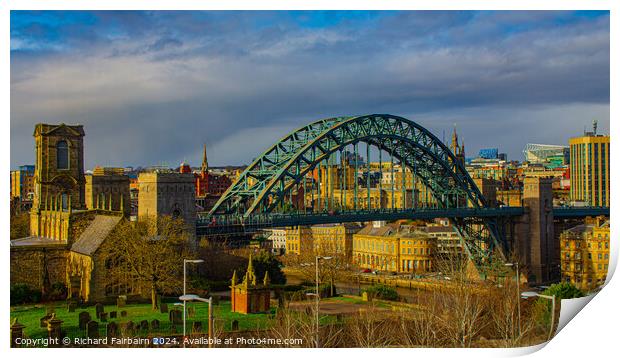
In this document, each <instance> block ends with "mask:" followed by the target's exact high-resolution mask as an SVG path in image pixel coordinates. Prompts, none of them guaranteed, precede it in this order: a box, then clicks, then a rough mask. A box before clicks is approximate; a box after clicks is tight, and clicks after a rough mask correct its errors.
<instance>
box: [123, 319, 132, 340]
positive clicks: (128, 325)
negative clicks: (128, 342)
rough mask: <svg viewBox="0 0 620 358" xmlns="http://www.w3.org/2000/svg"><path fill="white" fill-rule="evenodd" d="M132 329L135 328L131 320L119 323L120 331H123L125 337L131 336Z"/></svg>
mask: <svg viewBox="0 0 620 358" xmlns="http://www.w3.org/2000/svg"><path fill="white" fill-rule="evenodd" d="M134 329H135V326H134V323H133V321H128V322H124V323H121V332H122V333H123V335H124V336H125V337H131V336H133V335H134Z"/></svg>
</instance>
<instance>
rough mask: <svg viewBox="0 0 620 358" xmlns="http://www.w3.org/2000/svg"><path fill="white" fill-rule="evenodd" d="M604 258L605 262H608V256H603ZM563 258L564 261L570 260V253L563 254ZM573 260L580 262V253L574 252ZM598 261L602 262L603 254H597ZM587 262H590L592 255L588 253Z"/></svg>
mask: <svg viewBox="0 0 620 358" xmlns="http://www.w3.org/2000/svg"><path fill="white" fill-rule="evenodd" d="M604 257H605V260H608V259H609V254H605V255H604ZM564 258H565V259H570V258H571V257H570V252H566V253H564ZM573 258H574V259H576V260H580V259H581V252H575V254H574V255H573ZM598 259H599V260H602V259H603V254H601V253H599V254H598ZM588 260H592V253H591V252H588Z"/></svg>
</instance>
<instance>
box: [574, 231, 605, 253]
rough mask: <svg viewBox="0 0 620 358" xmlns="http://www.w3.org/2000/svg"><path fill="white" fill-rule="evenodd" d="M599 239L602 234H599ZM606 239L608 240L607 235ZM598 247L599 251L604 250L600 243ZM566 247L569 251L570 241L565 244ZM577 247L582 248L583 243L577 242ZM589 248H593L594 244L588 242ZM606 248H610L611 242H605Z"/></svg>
mask: <svg viewBox="0 0 620 358" xmlns="http://www.w3.org/2000/svg"><path fill="white" fill-rule="evenodd" d="M599 238H600V234H599ZM605 238H607V235H605ZM597 246H598V248H599V249H602V248H603V243H602V242H599V243H598V245H597ZM564 247H565V248H567V249H568V248H570V241H568V240H567V241H566V242H564ZM575 247H576V248H578V249H579V248H581V242H580V241H577V242H575ZM588 248H589V249H591V248H592V243H591V242H588ZM605 248H606V249H608V248H609V242H605Z"/></svg>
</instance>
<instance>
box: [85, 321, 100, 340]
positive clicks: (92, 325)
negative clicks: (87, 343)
mask: <svg viewBox="0 0 620 358" xmlns="http://www.w3.org/2000/svg"><path fill="white" fill-rule="evenodd" d="M86 337H89V338H99V323H98V322H97V321H90V322H88V323H87V324H86Z"/></svg>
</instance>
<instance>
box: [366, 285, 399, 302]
mask: <svg viewBox="0 0 620 358" xmlns="http://www.w3.org/2000/svg"><path fill="white" fill-rule="evenodd" d="M362 292H366V293H367V294H368V296H369V297H376V298H379V299H382V300H389V301H396V300H398V292H396V290H395V289H394V288H393V287H390V286H386V285H383V284H377V285H372V286H370V287H367V288H366V289H364V290H363V291H362Z"/></svg>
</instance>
